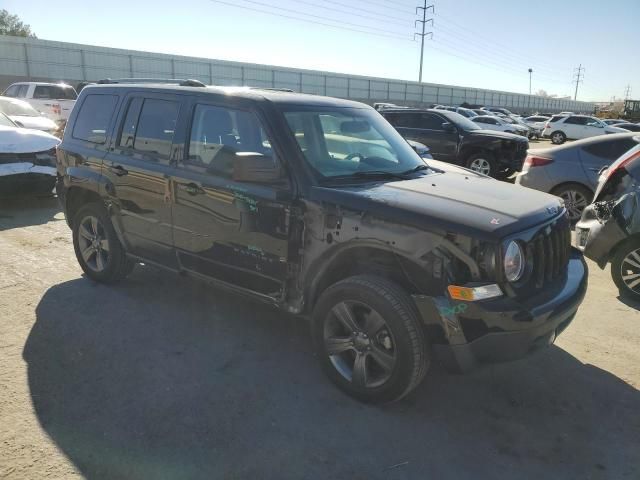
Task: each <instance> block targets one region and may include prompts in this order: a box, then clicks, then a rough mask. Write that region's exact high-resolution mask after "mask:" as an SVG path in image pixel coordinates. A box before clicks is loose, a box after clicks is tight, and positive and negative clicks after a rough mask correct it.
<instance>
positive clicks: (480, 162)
mask: <svg viewBox="0 0 640 480" xmlns="http://www.w3.org/2000/svg"><path fill="white" fill-rule="evenodd" d="M381 113H382V115H384V117H385V118H386V119H387V120H388V121H389V123H391V125H393V126H394V127H395V128H396V129H397V130H398V131H399V132H400V134H401V135H402V136H403V137H404V138H406V139H407V140H414V141H416V142H420V143H424V144H425V145H427V146H428V147H429V149H430V150H431V155H432V156H433V158H435V159H436V160H442V161H443V162H451V163H455V164H458V165H462V166H465V167H467V168H469V169H471V170H474V171H476V172H479V173H482V174H484V175H490V176H492V177H494V178H500V179H504V178H507V177H509V176H510V175H512V174H513V173H515V172H518V171H520V169H521V168H522V164H523V163H524V159H525V157H526V156H527V149H528V148H529V141H528V140H527V139H526V138H523V137H522V136H520V135H514V134H512V133H505V132H497V131H495V130H484V129H482V128H481V127H480V126H479V125H478V124H477V123H474V122H472V121H471V120H469V119H468V118H466V117H464V116H462V115H460V114H459V113H456V112H449V111H447V110H420V109H396V110H394V109H386V110H383V111H382V112H381Z"/></svg>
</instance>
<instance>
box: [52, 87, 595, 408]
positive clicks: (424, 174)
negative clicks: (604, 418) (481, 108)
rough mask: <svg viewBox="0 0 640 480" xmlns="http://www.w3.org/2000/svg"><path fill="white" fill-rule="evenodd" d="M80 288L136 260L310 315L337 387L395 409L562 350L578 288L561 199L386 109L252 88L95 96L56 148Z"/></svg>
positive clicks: (86, 97) (79, 109)
mask: <svg viewBox="0 0 640 480" xmlns="http://www.w3.org/2000/svg"><path fill="white" fill-rule="evenodd" d="M57 161H58V174H59V179H58V182H59V183H58V193H59V196H60V200H61V201H62V203H63V205H64V209H65V213H66V218H67V221H68V223H69V226H70V227H71V229H72V232H73V244H74V248H75V252H76V255H77V258H78V261H79V262H80V265H81V267H82V269H83V270H84V272H85V273H86V275H87V277H89V278H91V279H93V280H97V281H100V282H105V283H111V282H115V281H117V280H121V279H123V278H124V277H125V276H126V275H128V274H129V273H130V272H131V271H132V269H133V267H134V264H135V263H136V262H144V263H145V264H153V265H157V266H160V267H164V268H166V269H169V270H173V271H180V272H186V273H190V274H193V275H196V276H198V277H201V278H203V279H207V280H209V281H211V282H212V283H214V284H216V285H218V286H219V287H222V288H226V289H230V290H232V291H234V292H237V293H240V294H244V295H247V296H250V297H252V298H254V299H258V300H262V301H264V302H267V303H270V304H273V305H276V306H278V307H280V308H281V309H283V310H284V311H287V312H291V313H295V314H300V315H301V316H302V317H305V316H310V317H311V319H312V331H313V337H314V341H315V342H314V343H315V349H316V352H317V355H318V357H319V359H320V361H321V363H322V365H323V367H324V369H325V371H326V373H327V375H328V376H329V377H330V378H331V380H332V381H334V382H335V383H336V384H337V385H338V386H339V387H340V388H342V389H343V390H345V391H346V392H348V393H349V394H351V395H353V396H355V397H357V398H359V399H361V400H364V401H371V402H386V401H392V400H396V399H398V398H400V397H402V396H403V395H405V394H407V393H408V392H410V391H411V390H412V389H413V388H414V387H415V386H416V385H417V384H418V383H419V382H420V380H421V379H422V377H423V376H424V374H425V372H426V370H427V367H428V365H429V361H430V358H431V355H432V354H434V355H437V356H438V357H439V358H440V359H441V360H442V361H443V362H445V363H446V364H448V365H449V366H451V367H452V368H455V369H458V370H465V369H468V368H470V367H472V366H473V365H474V364H475V363H476V362H479V361H489V360H501V359H510V358H517V357H520V356H523V355H524V354H526V353H527V352H529V351H531V350H533V349H534V348H536V347H538V346H542V345H547V344H549V343H551V342H553V340H554V339H555V337H556V335H558V334H559V333H560V332H561V331H562V329H564V328H565V327H566V326H567V325H568V323H569V322H570V321H571V320H572V318H573V317H574V315H575V314H576V310H577V309H578V306H579V304H580V302H581V301H582V298H583V296H584V293H585V288H586V284H587V269H586V266H585V263H584V261H583V259H582V255H581V254H580V253H579V252H578V251H577V250H572V249H571V245H570V231H569V221H568V220H567V216H566V212H565V209H564V208H563V206H562V205H561V204H560V203H559V199H557V198H556V197H552V196H550V195H547V194H544V193H541V192H537V191H534V190H529V189H523V188H521V187H516V186H513V185H509V184H506V183H501V182H497V181H495V180H493V179H491V178H489V177H486V176H483V175H478V174H475V173H473V172H470V171H468V170H465V169H461V168H459V167H455V166H453V165H449V164H446V163H441V162H438V161H429V163H428V164H426V163H425V162H424V161H423V160H422V159H421V158H420V157H419V156H418V155H417V154H416V153H415V152H414V151H413V150H412V149H411V147H410V146H409V145H408V144H407V142H406V141H405V140H404V139H403V138H402V137H401V136H400V135H399V134H398V132H397V131H396V130H394V128H393V127H392V126H391V125H389V123H387V122H386V121H385V120H384V118H383V117H382V116H380V115H379V114H378V113H377V112H376V111H375V110H373V109H372V108H371V107H368V106H366V105H363V104H360V103H355V102H350V101H344V100H337V99H333V98H325V97H318V96H311V95H302V94H294V93H288V92H278V91H270V90H266V89H265V90H260V89H253V88H246V87H245V88H232V87H229V88H217V87H204V86H202V87H196V86H179V85H141V84H113V85H96V86H93V85H90V86H87V87H85V88H84V89H83V90H82V93H81V94H80V97H79V99H78V102H77V105H76V107H75V108H74V110H73V112H72V115H71V118H70V120H69V123H68V125H67V128H66V130H65V133H64V139H63V142H62V144H61V146H60V148H59V149H58V159H57Z"/></svg>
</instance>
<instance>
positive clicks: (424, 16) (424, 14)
mask: <svg viewBox="0 0 640 480" xmlns="http://www.w3.org/2000/svg"><path fill="white" fill-rule="evenodd" d="M418 10H422V20H416V22H415V23H416V24H417V23H421V24H422V33H414V34H413V38H414V39H415V38H416V35H418V36H419V37H420V74H419V76H418V81H419V82H420V83H422V64H423V61H424V37H426V36H427V35H431V39H432V40H433V32H426V31H425V29H426V27H427V23H429V22H431V26H432V27H433V18H427V10H431V12H432V13H433V12H435V7H434V6H433V5H428V6H427V0H423V5H422V7H416V14H417V13H418ZM414 26H415V24H414Z"/></svg>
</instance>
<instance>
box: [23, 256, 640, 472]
mask: <svg viewBox="0 0 640 480" xmlns="http://www.w3.org/2000/svg"><path fill="white" fill-rule="evenodd" d="M24 359H25V361H26V362H27V364H28V376H29V387H30V391H31V396H32V401H33V404H34V407H35V411H36V414H37V416H38V419H39V421H40V423H41V425H42V427H43V429H44V430H45V431H46V432H47V434H48V435H49V436H50V437H51V438H52V439H53V441H54V442H55V443H56V445H57V446H58V447H59V448H60V449H61V451H63V452H64V453H65V454H66V455H67V456H68V457H69V458H70V459H71V461H72V462H73V463H74V464H75V465H76V467H77V468H78V469H79V470H80V472H81V473H82V474H83V475H84V476H85V477H86V478H89V479H118V478H127V479H154V480H155V479H164V478H167V479H190V478H247V479H258V478H260V479H264V478H274V479H284V478H296V479H301V478H304V479H313V478H318V479H376V478H384V479H400V478H402V479H404V478H424V479H426V478H434V479H445V478H455V479H466V478H473V479H484V478H491V479H514V478H518V479H529V478H530V479H536V480H538V479H540V478H562V479H586V478H589V479H601V478H602V479H603V478H612V479H614V478H615V479H622V478H638V476H639V475H640V470H638V465H639V463H638V452H640V436H639V435H638V432H640V417H639V416H638V412H639V411H640V394H639V392H638V391H636V390H635V389H634V388H632V387H631V386H629V385H628V384H626V383H625V382H623V381H622V380H620V379H618V378H617V377H615V376H613V375H611V374H609V373H608V372H606V371H603V370H600V369H598V368H596V367H594V366H591V365H584V364H582V363H580V362H579V361H578V360H577V359H576V358H574V357H572V356H571V355H569V354H567V353H566V352H564V351H563V350H561V349H559V348H556V347H552V348H550V349H547V350H546V351H544V352H542V353H540V354H539V355H536V356H534V357H531V358H529V359H527V360H526V361H520V362H515V363H511V364H504V365H496V366H492V367H490V368H485V369H482V370H479V371H476V372H474V373H471V374H468V375H465V376H450V375H447V374H445V373H443V372H442V371H441V370H440V369H438V368H437V367H436V368H434V369H432V371H431V372H430V374H429V376H428V378H427V380H426V381H425V382H424V383H423V385H422V386H421V387H419V388H418V390H417V391H416V392H415V393H414V394H413V395H411V396H410V397H409V398H407V399H405V400H403V401H401V402H399V403H397V404H393V405H389V406H385V407H373V406H367V405H362V404H360V403H357V402H355V401H353V400H351V399H350V398H348V397H346V396H344V395H343V394H341V393H340V392H339V391H337V390H336V389H335V388H333V387H332V385H331V384H330V383H329V382H328V381H327V380H326V379H325V378H324V377H323V375H322V374H321V372H320V369H319V368H318V366H317V364H316V361H315V359H314V356H313V354H312V352H311V345H310V340H309V337H308V329H307V325H306V324H305V322H304V321H302V320H300V319H297V318H293V317H290V316H287V315H284V314H282V313H279V312H277V311H274V310H270V309H268V308H265V307H263V306H261V305H258V304H254V303H250V302H247V301H244V300H242V299H240V298H238V297H233V296H230V295H227V294H224V293H220V292H218V291H216V290H214V289H212V288H211V287H209V286H207V285H206V284H203V283H200V282H196V281H192V280H189V279H182V278H180V277H178V276H174V275H172V274H165V273H162V272H158V271H156V270H153V269H151V268H138V269H137V270H136V272H135V273H134V274H133V275H132V277H131V278H130V279H129V280H127V281H126V282H124V283H123V284H121V285H119V286H112V287H108V286H102V285H96V284H94V283H92V282H91V281H89V280H86V279H77V280H73V281H69V282H67V283H63V284H60V285H57V286H55V287H53V288H51V289H50V290H48V291H47V292H46V294H45V295H44V297H43V298H42V300H41V301H40V303H39V305H38V307H37V320H36V323H35V324H34V326H33V329H32V331H31V333H30V335H29V338H28V340H27V343H26V345H25V348H24Z"/></svg>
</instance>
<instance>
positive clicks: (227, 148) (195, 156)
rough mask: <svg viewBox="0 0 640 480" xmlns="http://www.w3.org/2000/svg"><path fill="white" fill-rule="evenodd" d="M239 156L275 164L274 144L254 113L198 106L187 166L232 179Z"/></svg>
mask: <svg viewBox="0 0 640 480" xmlns="http://www.w3.org/2000/svg"><path fill="white" fill-rule="evenodd" d="M238 154H244V155H247V154H256V155H261V156H262V157H263V159H264V161H265V162H270V163H271V165H273V166H275V165H276V159H275V154H274V152H273V149H272V145H271V141H270V140H269V138H268V137H267V134H266V132H265V131H264V128H263V127H262V124H261V123H260V120H259V119H258V117H256V115H255V114H253V113H252V112H249V111H245V110H236V109H230V108H226V107H219V106H214V105H202V104H199V105H196V108H195V110H194V112H193V117H192V124H191V135H190V139H189V150H188V152H187V157H186V159H185V162H184V163H185V167H187V168H189V169H193V170H196V171H199V172H206V173H211V174H214V175H219V176H222V177H225V178H232V177H233V164H234V159H235V157H236V156H237V155H238Z"/></svg>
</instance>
